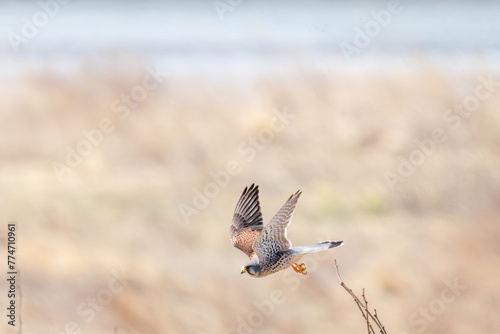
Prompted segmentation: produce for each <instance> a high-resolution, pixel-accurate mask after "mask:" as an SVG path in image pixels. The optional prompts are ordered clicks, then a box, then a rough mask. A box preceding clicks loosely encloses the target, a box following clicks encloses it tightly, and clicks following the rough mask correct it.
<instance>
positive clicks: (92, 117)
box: [0, 66, 500, 333]
mask: <svg viewBox="0 0 500 334" xmlns="http://www.w3.org/2000/svg"><path fill="white" fill-rule="evenodd" d="M138 67H139V68H140V67H141V66H138ZM143 68H145V67H143ZM132 72H134V71H132ZM144 75H145V73H141V72H140V71H137V73H136V74H130V73H127V75H123V74H119V73H112V74H111V75H102V74H99V73H98V72H92V71H89V69H88V68H85V70H84V69H82V71H81V72H80V73H78V74H76V75H75V76H72V77H63V76H58V75H56V74H54V73H50V72H47V73H41V74H39V75H36V76H34V75H31V76H26V77H22V78H19V80H17V81H16V82H12V83H8V84H7V83H3V87H2V89H1V92H2V96H1V101H2V103H1V105H2V107H1V108H2V110H1V112H0V117H1V120H0V133H1V136H2V137H3V138H2V139H3V140H2V141H0V152H1V155H2V159H1V161H2V164H1V172H0V175H1V181H2V182H1V183H2V212H1V215H2V221H4V222H5V224H6V223H7V222H8V221H16V222H17V224H18V230H19V235H18V252H19V258H18V263H19V267H20V271H21V275H22V276H21V279H22V292H23V301H22V302H23V314H22V317H23V330H24V332H25V333H50V332H53V333H60V332H64V331H65V330H66V329H65V326H66V324H67V323H69V322H75V323H76V324H77V326H78V327H77V328H79V329H81V330H82V332H88V333H90V332H96V333H97V332H98V333H112V332H113V331H115V332H118V333H167V332H168V333H200V332H205V333H236V332H239V333H245V332H247V329H245V328H244V326H245V325H241V324H242V322H241V321H242V320H240V319H244V320H243V321H246V322H247V323H248V320H247V319H248V317H249V316H250V315H251V314H252V313H253V312H255V311H256V310H258V309H257V308H256V306H255V305H254V302H257V303H261V302H262V301H263V300H269V299H270V298H271V297H270V296H271V294H272V292H273V291H274V290H276V289H278V290H279V291H282V293H283V300H284V301H283V302H282V303H281V304H279V305H275V308H274V310H273V312H272V314H271V315H270V316H264V317H263V319H264V320H263V323H262V324H259V326H257V328H255V329H254V328H253V327H252V326H250V328H251V331H252V332H256V333H283V332H286V333H304V332H314V333H316V332H320V331H325V332H357V333H362V332H364V331H365V330H366V329H365V326H366V325H365V324H364V322H363V321H362V319H361V316H360V314H359V311H358V310H357V308H356V306H355V305H354V303H353V302H352V300H351V298H350V297H349V296H348V294H347V293H346V292H345V291H344V290H343V289H342V288H341V287H340V286H339V284H338V281H337V278H336V276H335V271H334V267H333V258H337V259H338V262H339V265H340V270H341V274H342V275H343V279H344V280H345V282H346V283H347V284H348V285H349V286H350V287H351V288H352V289H354V290H355V291H356V292H360V291H361V288H363V287H364V288H366V289H367V290H366V293H367V297H368V300H369V302H370V306H372V307H376V308H377V310H378V313H379V316H380V317H381V319H382V321H383V323H384V324H385V326H386V327H387V330H388V332H389V333H400V332H407V333H415V332H419V330H420V329H422V328H423V325H422V324H421V323H415V322H413V323H412V322H411V320H410V318H411V316H412V314H413V313H415V312H417V313H419V312H420V311H419V309H420V308H429V305H430V304H431V303H432V301H433V300H435V299H436V298H437V299H440V298H441V297H440V296H441V292H442V290H443V289H445V288H446V283H445V281H446V280H448V281H454V280H458V282H459V283H460V284H461V285H466V286H467V288H466V289H465V290H463V291H462V292H461V294H460V295H459V296H457V297H456V299H455V300H454V301H453V302H452V303H450V304H446V307H445V308H444V309H443V310H442V311H440V312H439V314H437V315H435V320H433V321H427V322H426V325H425V332H426V333H468V332H471V331H473V330H474V331H476V332H494V330H495V328H496V326H497V325H498V317H497V314H498V311H499V308H498V302H499V297H500V288H499V286H498V275H499V273H500V269H499V268H500V266H499V264H500V260H499V253H500V248H499V246H498V237H499V232H500V231H499V229H500V227H499V224H498V215H499V213H500V212H499V205H500V191H499V189H500V174H499V170H500V155H499V154H498V153H499V147H500V146H499V143H500V132H499V131H498V129H499V122H500V120H499V119H498V115H497V114H496V110H497V109H498V107H499V106H500V95H498V93H494V94H492V95H491V97H490V98H488V99H487V100H485V101H484V102H481V104H480V106H479V107H478V109H477V110H476V111H474V112H473V114H472V115H471V116H470V117H469V118H468V119H464V120H463V122H462V125H461V126H460V127H459V128H457V129H456V130H449V129H448V128H447V125H446V123H444V121H443V119H442V115H443V113H444V112H445V111H446V110H447V109H448V108H450V106H452V105H453V104H454V103H462V102H463V99H464V97H465V96H467V95H464V94H468V93H467V92H473V91H474V89H475V87H476V86H477V85H478V81H477V76H474V77H459V78H451V77H449V76H445V75H443V74H440V72H439V71H437V70H435V69H428V70H426V71H422V72H420V73H412V74H411V73H409V74H406V75H389V76H383V77H378V76H375V77H361V78H352V77H351V78H349V77H339V78H332V77H326V76H322V75H321V74H318V73H314V72H309V73H307V72H304V73H300V74H297V75H296V76H293V77H288V78H286V77H274V78H272V79H268V78H267V79H266V78H258V79H256V80H255V81H253V82H251V83H248V82H247V83H245V85H244V86H243V85H242V84H241V83H240V84H238V85H236V84H235V85H221V84H219V85H217V84H216V83H211V82H209V81H206V80H205V81H204V80H202V79H197V80H194V79H189V80H186V81H182V80H176V81H174V80H171V79H168V78H167V79H165V82H164V84H163V85H162V86H161V87H159V88H158V89H157V90H155V91H153V92H151V93H150V95H149V96H148V98H147V99H146V100H145V101H144V102H143V103H140V105H139V106H138V107H137V108H136V109H135V110H133V111H132V113H131V114H130V116H129V117H128V118H126V119H125V120H123V121H119V120H118V119H117V117H116V114H113V113H112V111H111V109H110V103H111V102H112V101H113V100H114V99H116V98H117V97H119V96H120V95H121V94H123V93H127V92H129V91H130V89H131V88H132V87H134V85H136V84H137V82H140V81H141V78H142V77H143V76H144ZM482 75H487V73H484V74H482ZM242 88H244V89H242ZM275 109H278V110H284V109H286V110H287V111H288V112H290V113H293V114H294V116H295V118H294V119H292V120H291V121H290V124H289V125H287V126H286V128H285V129H284V130H283V131H280V132H277V133H275V135H274V138H273V140H272V141H271V142H270V143H268V144H267V145H266V146H265V149H263V150H262V151H259V152H258V153H257V155H256V157H255V159H254V160H252V161H250V162H248V161H246V160H245V156H243V155H242V154H241V153H238V146H239V145H240V144H241V143H243V142H245V141H247V140H248V137H249V136H256V135H258V133H259V131H261V130H262V129H263V128H265V127H268V126H269V122H270V119H271V118H272V117H273V115H275V114H274V112H273V110H275ZM104 117H109V118H110V119H112V120H113V121H114V124H115V125H116V128H115V131H114V132H112V133H110V134H106V135H105V137H104V139H103V141H102V144H101V145H99V146H98V147H95V149H94V150H93V151H92V153H91V154H90V155H89V156H87V157H84V159H83V162H82V163H81V165H80V166H79V167H77V168H75V169H73V170H72V172H71V173H67V174H65V175H64V176H63V182H59V181H58V179H57V177H56V175H55V173H54V171H53V169H52V167H51V164H52V162H54V161H58V162H61V163H64V159H65V155H66V151H65V149H64V147H65V146H66V145H69V146H71V147H73V148H74V147H75V146H76V145H77V143H78V142H79V141H81V140H82V139H84V137H83V135H82V130H90V129H92V128H97V127H98V124H99V122H100V120H101V119H102V118H104ZM436 127H441V128H444V129H447V134H448V136H449V139H448V140H447V141H446V142H445V143H443V144H439V145H436V149H435V152H434V153H433V154H432V155H430V156H429V157H428V158H427V159H426V161H425V163H424V164H423V165H421V166H419V167H417V168H416V171H415V173H414V174H413V175H412V176H411V177H408V178H406V179H405V181H404V183H400V184H398V185H396V187H395V190H394V191H391V190H390V188H389V187H388V185H387V183H386V180H385V177H384V173H386V172H388V171H391V172H394V173H397V167H398V164H399V160H398V157H399V156H402V157H405V158H408V155H409V154H410V152H411V151H413V150H414V149H415V148H416V146H415V143H414V141H415V140H416V139H418V140H423V139H425V138H429V137H430V133H431V132H432V130H433V129H434V128H436ZM230 160H236V161H238V162H239V163H240V166H241V172H240V173H239V174H238V175H236V176H232V177H231V180H230V182H229V184H228V185H227V187H225V188H223V189H221V190H220V194H219V195H218V196H216V197H215V198H213V199H211V200H210V203H209V204H208V206H207V207H206V208H205V209H202V210H200V212H199V214H197V215H192V216H191V217H190V222H186V221H184V220H183V218H182V215H181V214H180V211H179V208H178V206H179V204H180V203H184V204H186V205H192V200H193V197H194V192H193V189H195V188H196V189H199V190H200V191H203V187H204V186H205V185H206V184H207V183H208V182H210V181H211V178H210V172H217V171H221V170H224V169H225V168H226V163H227V162H228V161H230ZM252 182H255V183H257V184H259V185H260V187H261V203H262V209H263V214H264V218H265V220H266V223H267V221H268V220H269V219H270V218H271V217H272V215H273V214H274V213H275V212H276V211H277V210H278V209H279V207H280V206H281V204H282V203H283V202H284V201H285V200H286V198H287V197H288V196H289V195H290V194H291V193H293V192H295V191H296V190H297V189H299V188H300V189H302V191H303V196H302V197H301V199H300V201H299V205H298V208H297V211H296V214H295V216H294V220H293V223H292V225H291V226H290V228H289V233H288V235H289V237H290V239H291V240H292V242H293V243H294V244H295V245H300V244H309V243H314V242H318V241H322V240H327V239H332V240H344V241H345V245H344V246H343V247H341V248H338V249H335V250H334V251H333V252H332V254H330V256H329V258H327V259H325V258H323V257H321V260H317V261H318V264H317V268H315V270H312V271H311V270H310V274H309V275H308V276H307V278H306V279H305V280H303V281H300V284H299V285H298V286H297V282H296V281H295V279H296V278H295V277H297V276H296V275H297V274H295V273H293V272H291V269H290V270H287V271H290V272H288V273H287V272H281V273H278V274H276V275H273V276H270V277H268V278H265V279H251V278H249V277H247V276H241V275H240V272H239V270H240V267H241V265H242V264H243V263H244V262H246V260H247V259H246V258H245V256H244V254H242V253H240V252H239V251H238V250H236V249H233V248H232V247H231V246H230V243H229V239H228V227H229V224H230V220H231V217H232V211H233V209H234V205H235V204H236V201H237V200H238V197H239V195H240V194H241V191H242V190H243V188H244V187H245V186H247V185H249V184H251V183H252ZM2 238H3V241H5V236H4V235H3V237H2ZM305 259H307V258H305ZM313 259H314V257H312V258H311V259H309V261H311V260H313ZM306 263H307V261H306ZM116 270H117V271H122V270H125V272H126V273H128V274H127V275H130V276H132V277H133V279H130V280H129V281H127V282H128V284H127V285H126V286H125V287H124V288H123V290H121V291H120V292H119V293H116V294H113V297H112V300H111V301H110V302H109V304H108V305H105V306H103V308H102V311H99V312H97V311H96V312H95V317H94V318H93V319H92V321H90V322H89V323H87V322H86V321H85V319H86V317H84V316H82V315H79V314H78V313H77V308H78V306H79V305H80V303H82V302H83V303H85V302H86V301H87V298H96V297H97V295H98V294H99V292H100V291H101V290H102V289H106V288H108V284H109V281H110V280H112V278H113V277H114V276H113V272H114V271H116ZM292 274H293V275H292ZM434 307H437V306H436V305H434ZM430 314H431V315H432V313H430ZM414 317H415V316H414ZM256 319H257V320H259V319H258V317H257V318H256ZM415 319H423V316H421V315H419V316H417V317H415V318H414V320H415ZM479 319H480V320H479ZM257 320H255V321H257ZM257 322H258V321H257ZM242 326H243V327H242ZM246 326H249V325H246ZM68 332H69V331H68Z"/></svg>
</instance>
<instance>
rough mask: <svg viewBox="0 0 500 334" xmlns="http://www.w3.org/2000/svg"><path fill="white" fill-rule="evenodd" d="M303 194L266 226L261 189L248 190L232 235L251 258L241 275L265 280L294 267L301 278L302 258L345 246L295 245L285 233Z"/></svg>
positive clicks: (238, 208)
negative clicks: (261, 206) (261, 203)
mask: <svg viewBox="0 0 500 334" xmlns="http://www.w3.org/2000/svg"><path fill="white" fill-rule="evenodd" d="M301 194H302V192H301V191H300V190H298V191H297V192H296V193H295V194H292V195H291V196H290V197H289V198H288V200H287V201H286V202H285V204H284V205H283V206H282V207H281V209H279V211H278V212H277V213H276V214H275V216H274V217H273V218H272V219H271V221H270V222H269V223H268V224H267V225H266V226H264V224H263V218H262V212H261V209H260V203H259V186H257V185H255V183H253V184H252V185H251V186H250V187H245V189H244V190H243V193H242V194H241V197H240V199H239V200H238V202H237V204H236V208H235V209H234V214H233V219H232V221H231V227H230V229H229V236H230V239H231V245H232V246H234V247H236V248H238V249H239V250H241V251H242V252H243V253H245V254H246V255H248V257H249V258H250V261H248V262H247V263H245V264H244V265H243V266H242V267H241V274H247V275H249V276H251V277H259V278H260V277H265V276H268V275H271V274H274V273H276V272H278V271H281V270H284V269H287V268H288V267H292V268H293V270H294V271H295V272H297V273H300V274H302V275H307V268H306V266H305V264H304V263H300V264H299V261H300V259H301V258H302V257H303V256H304V255H306V254H309V253H314V252H319V251H323V250H327V249H330V248H333V247H338V246H342V245H343V244H344V242H343V241H323V242H320V243H317V244H315V245H310V246H295V247H292V243H291V242H290V240H288V238H287V236H286V230H287V227H288V225H290V222H291V221H292V216H293V213H294V211H295V206H296V205H297V201H298V199H299V197H300V195H301Z"/></svg>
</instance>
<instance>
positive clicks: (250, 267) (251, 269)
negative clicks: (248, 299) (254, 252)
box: [241, 258, 260, 277]
mask: <svg viewBox="0 0 500 334" xmlns="http://www.w3.org/2000/svg"><path fill="white" fill-rule="evenodd" d="M241 274H247V275H250V276H253V277H258V276H260V264H259V261H258V260H257V258H254V259H252V260H250V261H249V262H247V263H246V264H245V265H244V266H243V267H241Z"/></svg>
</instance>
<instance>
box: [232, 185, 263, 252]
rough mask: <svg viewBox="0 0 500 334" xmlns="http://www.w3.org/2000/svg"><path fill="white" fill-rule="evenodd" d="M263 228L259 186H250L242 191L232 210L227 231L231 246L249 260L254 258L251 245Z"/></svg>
mask: <svg viewBox="0 0 500 334" xmlns="http://www.w3.org/2000/svg"><path fill="white" fill-rule="evenodd" d="M263 228H264V225H263V224H262V213H261V211H260V203H259V186H256V185H255V184H252V185H251V186H250V187H249V188H248V187H246V188H245V190H243V193H242V194H241V197H240V199H239V201H238V203H237V204H236V208H235V209H234V214H233V220H232V223H231V227H230V230H229V235H230V238H231V245H233V246H234V247H236V248H238V249H239V250H241V251H242V252H243V253H245V254H246V255H248V257H249V258H253V257H254V256H255V252H254V250H253V244H254V242H255V239H257V237H258V236H259V234H260V233H261V231H262V229H263Z"/></svg>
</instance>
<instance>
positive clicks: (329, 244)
mask: <svg viewBox="0 0 500 334" xmlns="http://www.w3.org/2000/svg"><path fill="white" fill-rule="evenodd" d="M343 244H344V242H343V241H323V242H320V243H317V244H316V245H311V246H297V247H292V248H290V251H291V252H292V254H295V255H299V254H307V253H314V252H319V251H322V250H325V249H329V248H333V247H338V246H342V245H343Z"/></svg>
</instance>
